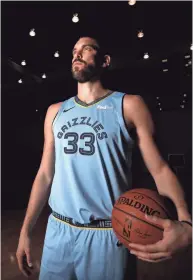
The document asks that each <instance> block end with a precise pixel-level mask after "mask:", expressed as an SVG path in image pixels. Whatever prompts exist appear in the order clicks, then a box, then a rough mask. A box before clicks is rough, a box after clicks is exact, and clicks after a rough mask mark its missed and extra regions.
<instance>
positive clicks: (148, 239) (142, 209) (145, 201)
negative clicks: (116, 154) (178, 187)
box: [112, 189, 170, 248]
mask: <svg viewBox="0 0 193 280" xmlns="http://www.w3.org/2000/svg"><path fill="white" fill-rule="evenodd" d="M145 214H147V215H156V216H158V217H161V218H170V214H169V211H168V210H167V208H166V206H165V203H164V199H163V197H162V196H161V195H159V193H158V192H157V191H153V190H149V189H132V190H130V191H127V192H126V193H124V194H122V195H121V196H120V197H119V198H118V200H117V201H116V202H115V204H114V207H113V210H112V227H113V230H114V233H115V235H116V236H117V238H118V239H119V241H120V242H121V243H122V244H124V245H125V246H126V247H128V245H129V243H130V242H134V243H138V244H143V245H146V244H153V243H155V242H157V241H159V240H161V239H162V238H163V228H161V227H160V226H159V225H156V224H155V223H151V222H149V220H147V219H146V218H145ZM128 248H129V247H128Z"/></svg>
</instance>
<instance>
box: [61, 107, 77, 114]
mask: <svg viewBox="0 0 193 280" xmlns="http://www.w3.org/2000/svg"><path fill="white" fill-rule="evenodd" d="M74 107H75V106H74ZM74 107H71V108H70V109H67V110H64V111H63V113H65V112H68V111H69V110H71V109H73V108H74Z"/></svg>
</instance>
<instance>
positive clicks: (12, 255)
mask: <svg viewBox="0 0 193 280" xmlns="http://www.w3.org/2000/svg"><path fill="white" fill-rule="evenodd" d="M9 258H10V261H11V263H15V261H16V259H15V256H14V254H13V253H10V254H9Z"/></svg>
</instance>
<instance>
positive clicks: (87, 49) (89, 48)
mask: <svg viewBox="0 0 193 280" xmlns="http://www.w3.org/2000/svg"><path fill="white" fill-rule="evenodd" d="M84 50H86V51H92V48H91V47H90V46H85V47H84Z"/></svg>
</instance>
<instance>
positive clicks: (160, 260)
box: [138, 257, 172, 263]
mask: <svg viewBox="0 0 193 280" xmlns="http://www.w3.org/2000/svg"><path fill="white" fill-rule="evenodd" d="M171 258H172V257H168V258H161V259H157V260H149V259H145V258H141V257H138V259H139V260H142V261H145V262H151V263H158V262H163V261H167V260H170V259H171Z"/></svg>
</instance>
